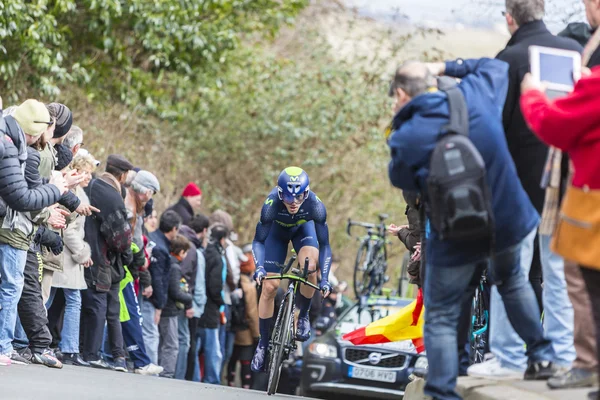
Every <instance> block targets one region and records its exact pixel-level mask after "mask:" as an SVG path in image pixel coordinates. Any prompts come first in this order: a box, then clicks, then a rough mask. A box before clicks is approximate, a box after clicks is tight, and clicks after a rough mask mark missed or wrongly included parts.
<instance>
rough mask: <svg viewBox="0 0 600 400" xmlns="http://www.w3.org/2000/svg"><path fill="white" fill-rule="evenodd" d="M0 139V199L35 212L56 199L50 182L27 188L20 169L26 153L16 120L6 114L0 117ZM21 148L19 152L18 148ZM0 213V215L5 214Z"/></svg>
mask: <svg viewBox="0 0 600 400" xmlns="http://www.w3.org/2000/svg"><path fill="white" fill-rule="evenodd" d="M0 121H1V122H0V140H2V143H3V145H4V157H3V158H2V159H1V160H0V198H1V199H2V200H3V203H6V205H8V206H9V207H10V208H12V209H13V210H16V211H37V210H41V209H42V208H44V207H48V206H51V205H52V204H54V203H56V202H58V200H59V199H60V197H61V195H60V192H59V191H58V188H57V187H56V186H54V185H42V186H38V187H36V188H34V189H30V188H29V186H28V185H27V181H26V180H25V176H24V175H23V173H22V172H21V166H22V164H23V163H24V162H25V161H26V155H23V157H22V159H19V154H20V153H21V154H23V153H24V152H25V151H26V146H25V143H24V141H25V138H24V137H23V135H22V133H21V132H20V129H21V128H20V127H19V125H18V123H17V121H16V120H15V119H14V118H13V117H11V116H7V117H4V118H3V119H2V120H0ZM19 148H21V151H19ZM0 208H4V212H3V213H0V214H1V215H4V214H5V213H6V210H5V207H0Z"/></svg>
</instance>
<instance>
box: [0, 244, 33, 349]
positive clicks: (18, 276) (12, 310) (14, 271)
mask: <svg viewBox="0 0 600 400" xmlns="http://www.w3.org/2000/svg"><path fill="white" fill-rule="evenodd" d="M26 261H27V251H26V250H19V249H15V248H14V247H12V246H10V245H8V244H5V243H2V244H0V278H2V281H1V283H0V354H10V353H12V351H13V346H12V341H13V339H14V334H15V325H16V323H17V315H18V312H17V304H19V299H20V298H21V293H22V292H23V284H24V283H25V278H24V277H23V271H24V270H25V262H26Z"/></svg>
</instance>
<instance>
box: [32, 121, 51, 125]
mask: <svg viewBox="0 0 600 400" xmlns="http://www.w3.org/2000/svg"><path fill="white" fill-rule="evenodd" d="M33 122H34V123H35V124H46V125H48V126H52V125H54V121H50V122H48V121H33Z"/></svg>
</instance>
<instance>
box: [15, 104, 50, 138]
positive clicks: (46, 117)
mask: <svg viewBox="0 0 600 400" xmlns="http://www.w3.org/2000/svg"><path fill="white" fill-rule="evenodd" d="M12 116H13V118H14V119H15V120H16V121H17V122H18V123H19V126H20V127H21V129H23V132H25V133H26V134H27V135H29V136H34V137H38V136H40V135H41V134H42V133H44V132H46V130H47V129H48V127H49V126H51V125H52V123H53V121H52V119H51V118H50V113H49V112H48V109H47V108H46V106H45V105H44V103H42V102H40V101H37V100H33V99H28V100H25V101H24V102H23V103H21V105H19V106H18V107H17V108H16V109H15V111H14V112H13V114H12Z"/></svg>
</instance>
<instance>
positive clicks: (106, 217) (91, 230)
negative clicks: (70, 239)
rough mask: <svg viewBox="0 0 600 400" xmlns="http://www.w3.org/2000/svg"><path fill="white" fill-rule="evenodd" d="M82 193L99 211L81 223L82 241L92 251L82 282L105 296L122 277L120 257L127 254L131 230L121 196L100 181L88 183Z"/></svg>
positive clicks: (113, 188)
mask: <svg viewBox="0 0 600 400" xmlns="http://www.w3.org/2000/svg"><path fill="white" fill-rule="evenodd" d="M84 190H85V193H86V194H87V195H88V198H89V199H90V204H91V205H92V206H94V207H96V208H98V209H100V212H97V213H96V212H95V213H93V214H92V215H91V216H90V217H87V218H86V220H85V241H86V242H88V243H89V245H90V247H91V249H92V260H93V261H94V264H93V265H92V266H91V267H89V268H85V271H84V276H85V281H86V283H87V284H88V287H90V288H93V287H95V288H96V290H97V291H99V292H107V291H109V290H110V287H111V285H113V284H116V283H118V282H120V281H121V280H122V279H123V277H124V276H125V270H124V269H123V264H124V257H123V256H124V255H126V254H131V239H132V234H131V226H130V225H129V221H127V210H126V209H125V203H124V202H123V198H122V197H121V193H120V192H119V191H117V190H116V189H115V187H113V186H112V185H111V184H110V183H108V182H107V181H105V180H103V179H102V178H99V179H92V180H91V182H90V184H89V186H88V187H87V188H85V189H84Z"/></svg>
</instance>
